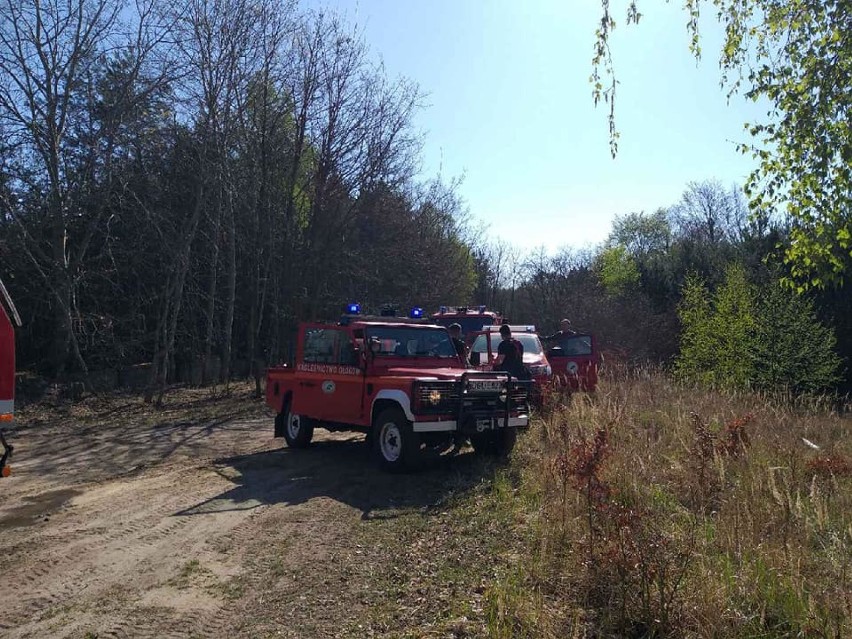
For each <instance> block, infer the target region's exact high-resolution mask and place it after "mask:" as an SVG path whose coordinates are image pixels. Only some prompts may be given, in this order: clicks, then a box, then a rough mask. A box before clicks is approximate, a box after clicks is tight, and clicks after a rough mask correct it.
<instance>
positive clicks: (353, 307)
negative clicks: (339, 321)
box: [346, 302, 361, 315]
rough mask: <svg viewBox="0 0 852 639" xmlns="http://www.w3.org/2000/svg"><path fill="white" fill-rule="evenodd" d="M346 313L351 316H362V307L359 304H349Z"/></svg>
mask: <svg viewBox="0 0 852 639" xmlns="http://www.w3.org/2000/svg"><path fill="white" fill-rule="evenodd" d="M346 312H347V313H349V314H350V315H360V314H361V305H360V304H357V303H354V302H353V303H352V304H349V305H348V306H347V307H346Z"/></svg>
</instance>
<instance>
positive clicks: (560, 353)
mask: <svg viewBox="0 0 852 639" xmlns="http://www.w3.org/2000/svg"><path fill="white" fill-rule="evenodd" d="M547 359H548V361H549V362H550V365H551V367H552V369H553V376H554V377H555V378H557V379H559V380H560V382H561V383H563V384H565V385H567V386H568V387H569V388H572V389H574V390H590V391H593V390H595V387H596V386H597V382H598V353H597V345H596V342H595V337H594V335H584V334H580V333H578V334H576V335H571V336H565V337H562V338H560V339H559V342H558V343H557V344H555V345H554V346H553V347H552V348H551V349H550V350H548V351H547Z"/></svg>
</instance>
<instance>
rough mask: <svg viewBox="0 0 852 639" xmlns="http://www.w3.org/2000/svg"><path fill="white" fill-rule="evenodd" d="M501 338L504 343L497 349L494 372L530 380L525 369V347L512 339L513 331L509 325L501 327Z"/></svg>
mask: <svg viewBox="0 0 852 639" xmlns="http://www.w3.org/2000/svg"><path fill="white" fill-rule="evenodd" d="M500 337H501V338H502V341H501V342H500V345H499V346H498V347H497V357H496V359H495V360H494V370H495V371H505V372H507V373H509V374H510V375H512V376H513V377H517V378H518V379H529V375H528V371H527V370H526V368H525V367H524V345H523V344H521V343H520V342H519V341H518V340H516V339H515V338H513V337H512V329H511V327H510V326H509V325H508V324H503V325H502V326H501V327H500Z"/></svg>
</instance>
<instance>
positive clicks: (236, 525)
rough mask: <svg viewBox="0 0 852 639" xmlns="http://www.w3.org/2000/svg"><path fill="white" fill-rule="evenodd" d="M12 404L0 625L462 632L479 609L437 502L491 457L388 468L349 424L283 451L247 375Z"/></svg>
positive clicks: (17, 633) (36, 632)
mask: <svg viewBox="0 0 852 639" xmlns="http://www.w3.org/2000/svg"><path fill="white" fill-rule="evenodd" d="M20 417H21V419H20V426H19V428H18V430H16V431H15V432H14V433H13V435H12V437H11V438H12V440H13V443H14V445H15V446H16V451H15V459H14V460H13V475H12V477H10V478H8V479H4V480H2V482H0V575H2V577H3V587H2V588H0V611H2V612H0V635H2V636H4V637H9V638H15V637H39V638H41V637H86V638H90V639H91V638H95V637H98V638H100V637H235V636H240V637H242V636H245V637H265V636H269V637H333V636H353V637H354V636H371V635H372V636H385V635H388V634H390V635H393V634H399V635H405V636H456V633H457V632H458V633H461V635H465V634H467V635H468V636H469V633H470V632H471V631H472V630H473V626H471V624H474V625H475V623H478V622H475V620H474V618H475V617H476V616H477V615H480V616H481V614H482V605H481V593H482V587H480V586H477V585H476V584H478V583H480V582H483V580H485V579H487V576H488V575H489V574H490V571H491V567H490V566H489V565H488V564H489V562H488V561H487V560H486V561H483V558H482V557H477V554H476V553H471V552H470V549H469V548H465V547H464V544H462V543H459V538H458V536H455V537H454V534H453V530H454V527H455V525H456V523H457V522H455V521H454V518H453V515H452V514H451V513H450V512H448V510H447V509H446V508H445V507H444V504H446V503H447V502H448V498H450V497H452V496H453V495H458V494H463V493H466V492H467V491H470V490H472V489H475V487H476V486H478V485H479V484H480V483H481V478H482V476H483V475H484V474H486V473H487V472H489V467H488V466H487V464H483V463H482V462H479V461H475V460H473V459H472V455H462V456H461V457H459V458H456V459H454V460H452V461H451V462H449V463H444V464H443V465H441V466H440V467H437V468H433V469H431V470H428V471H426V472H423V473H420V474H417V475H411V476H405V477H393V476H389V475H385V474H382V473H380V472H379V471H378V470H377V469H376V468H375V467H374V466H373V464H372V463H371V462H370V460H369V459H368V455H367V452H366V449H365V445H364V443H363V441H361V439H362V438H361V437H360V436H349V435H329V434H326V433H324V431H317V436H316V441H315V444H314V445H313V446H312V447H311V448H310V449H308V450H301V451H292V450H289V449H287V448H286V447H284V446H283V443H282V442H281V441H280V440H273V439H272V437H271V416H270V415H269V414H267V413H266V411H265V409H264V408H263V406H262V403H261V402H259V401H258V400H254V399H251V398H250V396H249V392H248V389H247V387H245V388H242V387H241V388H240V389H239V390H238V391H237V392H236V393H235V394H234V395H232V397H231V398H229V399H215V398H211V396H210V395H209V392H207V391H198V392H190V391H185V392H183V393H182V394H181V395H180V396H179V397H177V398H173V399H172V401H171V404H170V405H169V406H168V407H167V408H166V410H164V411H160V412H152V411H150V410H149V409H148V408H146V407H145V406H144V405H143V404H141V403H140V402H138V401H136V400H130V399H126V398H125V399H112V400H89V401H87V402H84V403H83V404H81V405H77V406H75V407H72V408H68V407H66V408H65V409H59V408H53V409H47V408H45V407H41V408H36V407H33V408H31V409H30V410H28V411H27V412H26V413H24V414H23V415H21V416H20ZM469 532H470V534H472V535H473V534H476V531H474V530H471V531H469ZM495 532H497V531H495ZM442 539H443V540H445V541H446V543H447V544H450V545H449V546H447V547H445V548H444V547H435V544H438V546H440V544H441V543H442V542H441V541H440V540H442ZM436 540H437V541H436ZM433 547H435V554H433V553H432V551H431V550H428V551H427V550H426V549H431V548H433ZM424 553H425V555H424ZM468 559H469V560H470V561H471V562H473V563H472V564H471V570H470V571H468V570H466V569H465V570H464V571H462V573H460V574H455V573H454V572H453V570H452V569H450V571H449V572H448V573H446V574H449V575H450V576H449V577H447V576H446V575H443V576H442V572H441V571H443V570H444V568H445V567H447V566H450V567H454V569H456V570H457V569H458V567H459V566H460V565H467V564H466V563H465V562H466V561H468ZM435 562H437V563H435ZM459 562H461V563H459ZM424 570H425V571H427V572H429V571H431V572H432V573H435V575H437V577H436V578H435V579H433V582H431V583H424V582H423V581H422V580H421V579H420V578H419V577H418V574H419V573H418V571H421V572H422V571H424ZM447 580H449V586H450V587H448V586H447ZM462 582H464V583H467V582H470V583H471V584H474V585H473V586H472V587H471V588H470V589H468V586H464V587H463V588H462V587H461V584H462ZM458 611H462V612H463V613H464V614H466V615H467V616H464V614H462V613H460V612H458ZM458 615H462V616H461V617H459V618H457V617H458ZM406 620H407V621H406ZM459 629H460V630H459Z"/></svg>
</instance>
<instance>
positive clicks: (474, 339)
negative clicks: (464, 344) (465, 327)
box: [466, 331, 494, 371]
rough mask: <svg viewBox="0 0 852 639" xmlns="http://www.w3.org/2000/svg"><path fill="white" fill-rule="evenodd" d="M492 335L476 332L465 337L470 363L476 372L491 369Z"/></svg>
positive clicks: (492, 353) (492, 358)
mask: <svg viewBox="0 0 852 639" xmlns="http://www.w3.org/2000/svg"><path fill="white" fill-rule="evenodd" d="M492 335H493V333H491V332H490V331H477V332H475V333H469V334H468V335H467V336H466V337H467V340H468V343H469V344H470V357H469V359H470V363H471V366H473V367H474V368H475V369H476V370H480V371H490V370H491V369H492V364H491V362H492V361H493V360H494V349H493V348H492V346H493V344H492V342H493V338H492V337H491V336H492Z"/></svg>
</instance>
